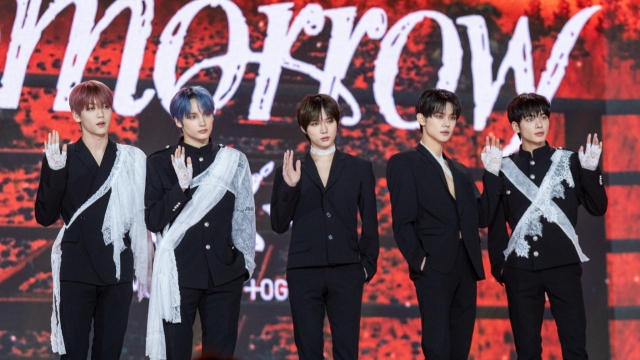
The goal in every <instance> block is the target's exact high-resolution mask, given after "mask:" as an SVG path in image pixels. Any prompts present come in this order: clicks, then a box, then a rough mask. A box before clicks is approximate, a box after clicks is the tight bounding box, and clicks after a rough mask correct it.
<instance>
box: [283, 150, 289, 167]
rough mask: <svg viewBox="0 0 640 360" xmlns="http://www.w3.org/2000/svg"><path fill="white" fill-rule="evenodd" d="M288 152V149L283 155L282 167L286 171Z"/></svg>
mask: <svg viewBox="0 0 640 360" xmlns="http://www.w3.org/2000/svg"><path fill="white" fill-rule="evenodd" d="M287 152H288V150H287V151H285V152H284V155H283V156H282V169H283V170H284V171H287V159H288V157H287Z"/></svg>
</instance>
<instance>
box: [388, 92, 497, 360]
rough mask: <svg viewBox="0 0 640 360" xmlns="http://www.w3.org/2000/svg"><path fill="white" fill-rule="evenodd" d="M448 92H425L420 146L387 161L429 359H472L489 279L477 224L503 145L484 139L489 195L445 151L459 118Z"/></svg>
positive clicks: (489, 199)
mask: <svg viewBox="0 0 640 360" xmlns="http://www.w3.org/2000/svg"><path fill="white" fill-rule="evenodd" d="M460 112H461V109H460V101H459V100H458V97H457V96H456V95H455V94H454V93H452V92H450V91H447V90H440V89H431V90H427V91H425V92H423V93H422V95H421V96H420V99H419V100H418V104H417V105H416V113H417V118H418V123H419V124H420V132H421V134H422V137H421V141H420V144H419V145H418V146H417V147H416V148H415V149H413V150H411V151H407V152H403V153H400V154H396V155H394V156H392V157H391V159H389V163H388V166H387V183H388V186H389V193H390V196H391V210H392V217H393V234H394V237H395V240H396V242H397V244H398V248H399V249H400V252H402V255H403V256H404V257H405V259H406V260H407V263H408V264H409V276H410V277H411V280H413V283H414V285H415V287H416V294H417V297H418V306H419V307H420V314H421V317H422V351H423V352H424V355H425V356H426V357H427V359H429V360H431V359H467V357H468V356H469V350H470V347H471V338H472V335H473V325H474V323H475V316H476V281H478V280H482V279H484V270H483V267H482V255H481V250H480V238H479V236H478V227H485V226H487V225H488V224H489V222H490V221H491V216H492V215H493V214H494V213H495V209H496V207H497V206H498V199H499V189H500V186H501V179H500V177H498V176H497V175H498V173H499V171H500V159H501V157H502V150H501V147H500V144H499V141H497V140H496V139H495V138H492V139H489V137H487V138H486V147H485V149H484V150H483V152H482V155H481V156H482V162H483V163H484V166H485V169H486V171H485V172H484V176H483V184H484V189H485V190H484V194H483V195H480V193H479V191H478V189H477V188H476V186H475V184H474V180H473V178H472V176H471V172H470V171H469V169H467V168H466V167H465V166H464V165H462V164H460V163H459V162H457V161H455V160H452V159H450V158H449V157H448V156H446V155H445V154H444V152H443V147H444V144H445V143H446V142H447V141H449V140H450V139H451V136H452V135H453V131H454V129H455V126H456V122H457V120H458V118H459V117H460Z"/></svg>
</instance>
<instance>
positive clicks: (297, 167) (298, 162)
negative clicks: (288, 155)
mask: <svg viewBox="0 0 640 360" xmlns="http://www.w3.org/2000/svg"><path fill="white" fill-rule="evenodd" d="M300 171H301V167H300V160H298V161H296V173H298V174H299V173H300Z"/></svg>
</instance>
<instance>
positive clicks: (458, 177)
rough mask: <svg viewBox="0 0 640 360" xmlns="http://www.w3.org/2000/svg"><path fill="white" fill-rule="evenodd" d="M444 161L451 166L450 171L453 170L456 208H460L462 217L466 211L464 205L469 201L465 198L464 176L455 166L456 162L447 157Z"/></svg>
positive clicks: (459, 212) (459, 211)
mask: <svg viewBox="0 0 640 360" xmlns="http://www.w3.org/2000/svg"><path fill="white" fill-rule="evenodd" d="M443 156H444V155H443ZM444 159H445V161H446V162H447V164H448V165H449V169H451V174H452V175H453V186H454V187H455V193H456V206H457V207H458V215H462V212H463V210H464V204H465V203H466V201H467V199H466V197H465V192H464V191H463V184H464V174H463V173H462V172H461V171H460V170H459V169H458V167H457V166H456V164H454V162H453V161H452V160H451V159H449V158H448V157H446V156H444Z"/></svg>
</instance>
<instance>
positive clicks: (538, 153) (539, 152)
mask: <svg viewBox="0 0 640 360" xmlns="http://www.w3.org/2000/svg"><path fill="white" fill-rule="evenodd" d="M550 152H551V146H549V143H548V142H546V141H545V142H544V146H542V147H539V148H537V149H535V150H533V155H531V152H529V151H526V150H522V145H520V151H518V155H519V156H521V157H523V158H525V159H531V158H533V159H538V158H540V157H546V156H548V155H549V153H550Z"/></svg>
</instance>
